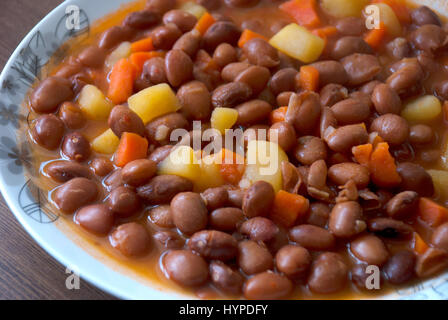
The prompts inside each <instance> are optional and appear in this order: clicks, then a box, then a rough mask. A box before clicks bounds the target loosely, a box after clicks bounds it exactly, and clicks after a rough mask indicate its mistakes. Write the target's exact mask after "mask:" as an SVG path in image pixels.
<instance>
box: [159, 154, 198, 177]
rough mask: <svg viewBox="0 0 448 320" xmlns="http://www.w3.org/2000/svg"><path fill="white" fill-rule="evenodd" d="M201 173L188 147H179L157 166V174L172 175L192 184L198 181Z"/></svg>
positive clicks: (194, 156)
mask: <svg viewBox="0 0 448 320" xmlns="http://www.w3.org/2000/svg"><path fill="white" fill-rule="evenodd" d="M200 173H201V169H200V166H199V162H198V160H197V158H196V155H195V154H194V150H193V149H192V148H191V147H188V146H179V147H177V148H175V149H173V150H172V151H171V153H170V154H169V155H168V157H166V158H165V160H163V161H162V162H161V163H159V165H158V169H157V174H174V175H176V176H180V177H184V178H187V179H189V180H190V181H192V182H195V181H197V180H198V178H199V176H200Z"/></svg>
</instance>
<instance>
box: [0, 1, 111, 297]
mask: <svg viewBox="0 0 448 320" xmlns="http://www.w3.org/2000/svg"><path fill="white" fill-rule="evenodd" d="M61 2H62V1H61V0H39V1H36V0H0V70H2V69H3V67H4V65H5V63H6V61H7V60H8V58H9V56H10V55H11V53H12V52H13V50H14V49H15V48H16V47H17V45H18V44H19V42H20V41H21V40H22V38H23V37H24V36H25V35H26V34H27V33H28V31H29V30H31V28H32V27H33V26H34V25H35V24H37V23H38V22H39V21H40V20H41V19H42V18H43V17H44V16H45V15H46V14H47V13H48V12H50V11H51V10H52V9H53V8H54V7H56V6H57V5H58V4H60V3H61ZM66 277H67V275H66V274H65V267H64V266H62V265H61V264H59V262H57V261H56V260H55V259H53V258H52V257H50V256H49V255H48V254H47V253H46V252H45V251H44V250H43V249H42V248H41V247H39V245H38V244H37V243H35V242H34V240H33V239H32V238H31V237H30V236H29V235H28V234H27V233H26V231H25V230H24V229H23V228H22V226H21V225H20V224H19V222H18V221H17V220H16V219H15V217H14V216H13V214H12V213H11V211H10V210H9V208H8V206H7V205H6V203H5V201H4V200H3V197H1V196H0V299H111V298H113V297H111V296H110V295H108V294H106V293H104V292H102V291H101V290H99V289H97V288H95V287H94V286H92V285H90V284H89V283H87V282H86V281H82V279H81V286H80V289H79V290H68V289H67V288H66V287H65V280H66Z"/></svg>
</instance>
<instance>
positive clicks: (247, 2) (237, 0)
mask: <svg viewBox="0 0 448 320" xmlns="http://www.w3.org/2000/svg"><path fill="white" fill-rule="evenodd" d="M259 1H260V0H224V2H225V3H226V4H227V5H228V6H231V7H236V8H248V7H253V6H255V5H257V4H258V2H259Z"/></svg>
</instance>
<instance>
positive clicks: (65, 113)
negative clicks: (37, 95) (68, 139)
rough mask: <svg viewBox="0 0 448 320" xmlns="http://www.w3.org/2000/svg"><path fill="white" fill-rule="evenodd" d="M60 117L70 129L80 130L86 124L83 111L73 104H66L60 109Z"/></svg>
mask: <svg viewBox="0 0 448 320" xmlns="http://www.w3.org/2000/svg"><path fill="white" fill-rule="evenodd" d="M58 116H59V118H60V119H61V120H62V121H63V122H64V124H65V126H66V127H67V128H69V129H80V128H82V127H83V126H84V124H85V122H86V119H85V118H84V115H83V114H82V111H81V109H80V108H79V107H78V106H77V105H76V104H74V103H73V102H64V103H63V104H62V105H61V106H60V107H59V111H58Z"/></svg>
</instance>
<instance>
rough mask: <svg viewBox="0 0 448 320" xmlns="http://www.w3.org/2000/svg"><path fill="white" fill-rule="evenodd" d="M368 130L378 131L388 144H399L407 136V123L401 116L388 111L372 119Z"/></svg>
mask: <svg viewBox="0 0 448 320" xmlns="http://www.w3.org/2000/svg"><path fill="white" fill-rule="evenodd" d="M370 131H375V132H378V134H379V135H380V136H381V137H382V138H383V139H384V140H385V141H387V142H389V143H390V144H393V145H400V144H402V143H404V142H405V141H406V140H407V139H408V137H409V124H408V122H407V121H406V119H404V118H403V117H401V116H399V115H396V114H391V113H388V114H384V115H382V116H380V117H378V118H376V119H375V120H373V122H372V124H371V125H370Z"/></svg>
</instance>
